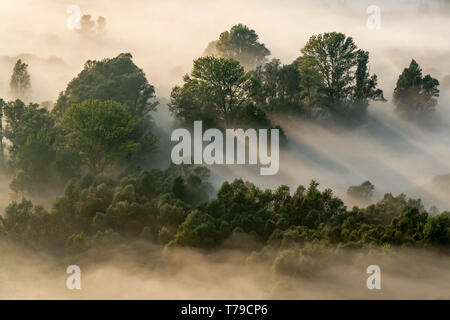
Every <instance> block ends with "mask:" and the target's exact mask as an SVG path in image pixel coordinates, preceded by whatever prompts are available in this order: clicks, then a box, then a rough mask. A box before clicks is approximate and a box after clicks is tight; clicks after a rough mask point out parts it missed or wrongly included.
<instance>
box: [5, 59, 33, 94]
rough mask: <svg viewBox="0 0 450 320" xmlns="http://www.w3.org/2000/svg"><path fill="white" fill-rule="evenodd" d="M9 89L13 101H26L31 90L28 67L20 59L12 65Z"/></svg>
mask: <svg viewBox="0 0 450 320" xmlns="http://www.w3.org/2000/svg"><path fill="white" fill-rule="evenodd" d="M9 88H10V90H11V96H12V97H13V98H14V99H21V100H27V99H28V98H29V94H30V89H31V81H30V74H29V73H28V65H27V64H26V63H25V62H22V60H21V59H19V60H17V62H16V64H15V65H14V69H13V73H12V75H11V80H10V82H9Z"/></svg>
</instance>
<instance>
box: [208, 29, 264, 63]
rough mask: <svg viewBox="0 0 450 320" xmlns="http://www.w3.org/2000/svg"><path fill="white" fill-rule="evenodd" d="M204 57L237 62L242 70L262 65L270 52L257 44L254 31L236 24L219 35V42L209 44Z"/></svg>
mask: <svg viewBox="0 0 450 320" xmlns="http://www.w3.org/2000/svg"><path fill="white" fill-rule="evenodd" d="M205 54H206V55H217V56H218V57H222V58H232V59H235V60H237V61H239V62H240V63H241V64H242V65H243V66H244V68H246V69H254V68H256V67H257V66H259V65H262V64H263V63H264V62H265V61H266V59H267V56H269V55H270V51H269V50H268V49H267V48H266V46H265V45H264V44H262V43H260V42H259V36H258V34H257V33H256V32H255V30H253V29H250V28H249V27H247V26H245V25H243V24H238V25H235V26H233V27H232V28H231V30H230V31H225V32H222V33H221V34H220V37H219V40H217V41H213V42H211V43H210V44H209V45H208V47H207V48H206V50H205Z"/></svg>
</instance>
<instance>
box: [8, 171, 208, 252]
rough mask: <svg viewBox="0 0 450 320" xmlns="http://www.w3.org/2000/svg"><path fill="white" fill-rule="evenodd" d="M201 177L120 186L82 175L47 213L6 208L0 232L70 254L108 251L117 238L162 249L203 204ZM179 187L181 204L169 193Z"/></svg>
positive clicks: (148, 177)
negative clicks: (154, 244) (102, 248)
mask: <svg viewBox="0 0 450 320" xmlns="http://www.w3.org/2000/svg"><path fill="white" fill-rule="evenodd" d="M207 176H208V173H207V172H205V170H204V169H202V168H198V167H197V168H194V167H184V168H183V169H182V171H180V170H179V168H177V167H171V168H169V169H167V170H164V171H162V170H154V171H151V172H149V171H141V172H138V173H133V174H126V175H124V176H123V177H122V178H121V179H120V181H119V180H118V179H116V178H110V177H105V176H100V175H97V176H94V175H91V174H88V175H85V176H83V177H82V178H80V179H73V180H71V181H70V182H69V183H68V184H67V186H66V188H65V190H64V193H63V195H62V196H61V197H59V198H57V199H56V201H55V202H54V203H53V207H52V209H51V211H50V212H47V211H45V210H44V209H43V208H42V207H40V206H33V204H32V203H31V201H27V200H22V202H20V203H17V202H13V203H11V204H10V205H9V206H8V208H7V209H6V214H5V217H4V218H2V219H0V226H1V227H0V232H1V234H2V236H4V237H6V238H7V239H9V240H11V241H13V242H17V243H20V244H23V245H27V246H32V247H33V248H41V249H47V250H56V251H59V250H63V249H65V250H66V252H67V253H70V254H75V253H81V252H83V251H85V250H88V249H89V248H91V247H95V246H96V245H98V244H99V243H100V244H101V245H102V246H110V245H111V244H113V243H116V242H117V241H119V242H120V239H121V237H122V236H123V237H127V238H128V239H135V240H137V239H144V240H149V241H157V242H160V243H164V244H166V243H168V242H169V241H171V240H172V239H173V238H174V236H175V233H176V231H177V228H178V226H180V225H181V224H182V223H183V222H184V221H185V220H186V217H187V216H188V213H189V211H190V210H192V209H193V207H194V206H195V205H197V204H198V203H199V201H206V200H208V192H209V185H208V182H207V181H206V180H204V179H206V178H207ZM192 180H195V181H194V182H192ZM180 184H182V187H183V188H184V189H187V190H189V191H188V192H187V193H186V194H185V195H183V197H184V199H181V198H179V197H178V195H177V194H175V193H174V192H172V190H174V189H176V188H174V186H175V185H180ZM192 184H194V185H195V188H194V187H193V185H192Z"/></svg>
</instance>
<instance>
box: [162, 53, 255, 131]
mask: <svg viewBox="0 0 450 320" xmlns="http://www.w3.org/2000/svg"><path fill="white" fill-rule="evenodd" d="M183 80H184V85H183V86H182V87H175V88H174V89H173V90H172V94H171V103H170V110H171V111H172V112H173V113H174V115H175V116H176V117H177V118H179V119H182V120H184V121H193V120H200V119H201V120H204V121H206V122H209V123H213V122H215V121H217V120H218V121H219V122H220V121H224V122H225V124H226V125H231V124H232V123H233V121H234V120H235V116H236V113H237V112H238V111H239V109H240V108H241V107H242V106H243V105H244V103H245V102H246V101H248V99H249V94H250V89H251V86H252V81H251V78H250V76H249V74H247V73H246V72H245V71H244V68H243V67H242V66H241V65H240V64H239V62H237V61H235V60H233V59H225V58H216V57H212V56H208V57H202V58H199V59H197V60H195V61H194V68H193V70H192V72H191V75H190V76H189V75H186V76H185V77H184V78H183Z"/></svg>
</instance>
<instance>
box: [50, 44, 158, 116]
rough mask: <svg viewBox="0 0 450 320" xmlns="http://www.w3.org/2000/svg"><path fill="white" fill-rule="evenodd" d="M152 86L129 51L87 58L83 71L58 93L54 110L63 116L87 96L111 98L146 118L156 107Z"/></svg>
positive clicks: (89, 97) (100, 98)
mask: <svg viewBox="0 0 450 320" xmlns="http://www.w3.org/2000/svg"><path fill="white" fill-rule="evenodd" d="M154 97H155V89H154V87H153V86H152V85H151V84H149V83H148V81H147V78H146V76H145V73H144V72H143V71H142V70H141V69H140V68H138V67H137V66H136V65H135V64H134V63H133V60H132V55H131V54H129V53H121V54H119V55H118V56H117V57H115V58H112V59H104V60H101V61H91V60H89V61H87V62H86V63H85V65H84V69H83V71H81V72H80V74H79V75H78V76H77V77H76V78H74V79H73V80H72V81H70V83H69V84H68V86H67V88H66V90H65V91H63V92H61V93H60V95H59V98H58V101H57V102H56V105H55V108H54V111H55V113H56V114H57V115H58V116H59V117H60V118H62V116H63V114H64V112H65V111H66V110H67V109H68V108H69V107H70V106H71V105H72V104H79V103H82V102H83V101H85V100H87V99H98V100H102V101H104V100H108V99H112V100H115V101H117V102H120V103H122V104H124V105H125V106H127V108H128V110H129V111H130V112H131V113H132V114H133V115H135V116H139V117H146V116H148V113H149V112H150V111H153V110H155V108H156V105H157V102H155V101H154V99H153V98H154Z"/></svg>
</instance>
